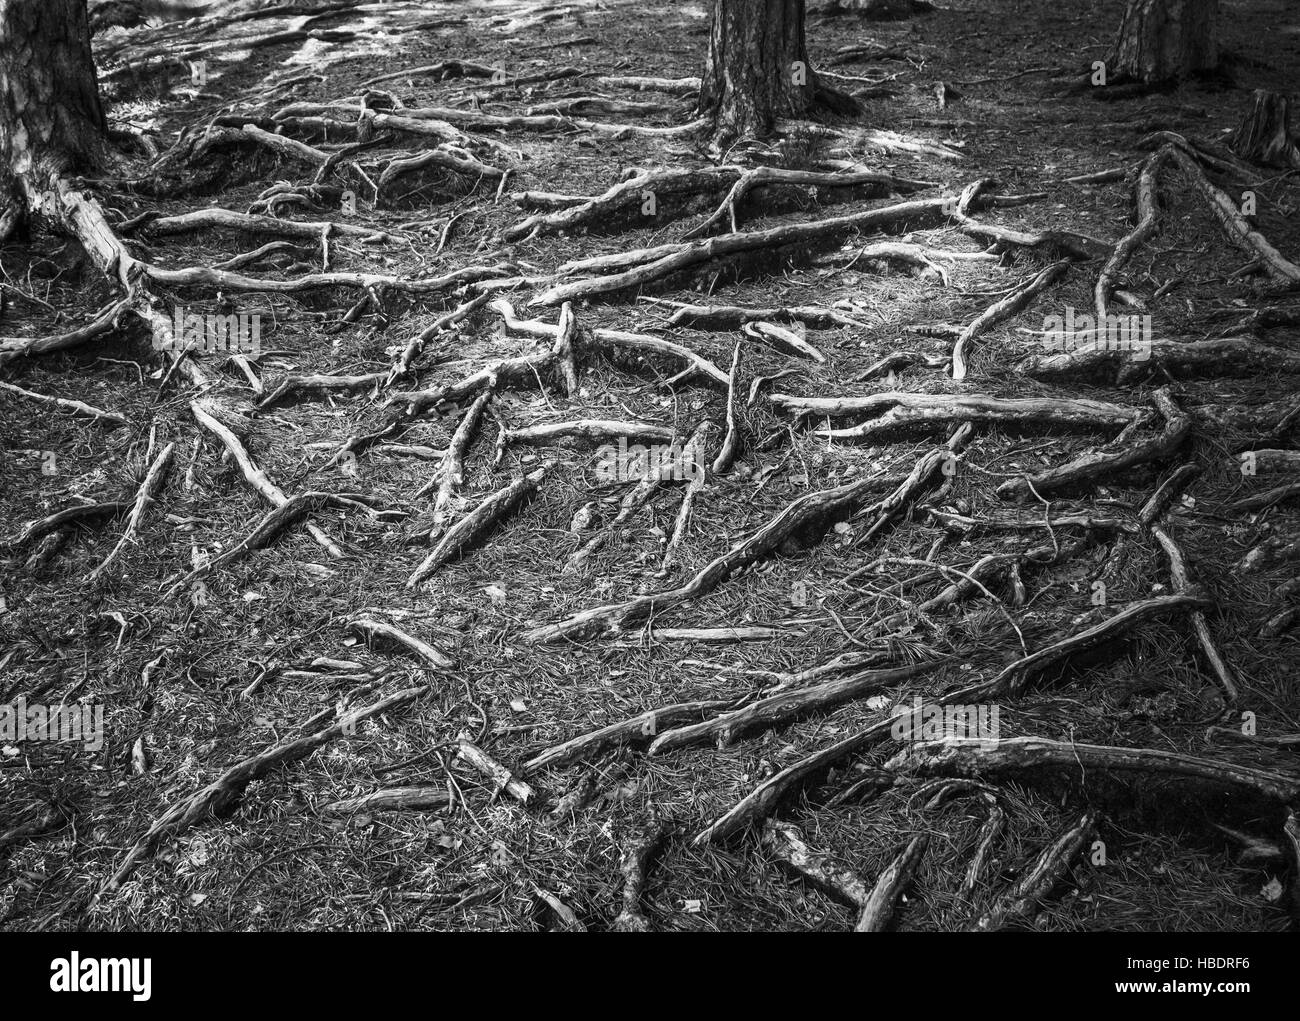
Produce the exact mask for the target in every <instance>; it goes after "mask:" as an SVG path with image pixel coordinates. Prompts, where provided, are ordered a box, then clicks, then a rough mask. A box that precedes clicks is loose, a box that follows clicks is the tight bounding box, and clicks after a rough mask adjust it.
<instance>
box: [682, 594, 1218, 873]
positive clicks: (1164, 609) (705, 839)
mask: <svg viewBox="0 0 1300 1021" xmlns="http://www.w3.org/2000/svg"><path fill="white" fill-rule="evenodd" d="M1205 605H1207V604H1206V601H1205V600H1203V599H1197V598H1194V597H1192V596H1187V595H1176V596H1161V597H1158V598H1155V599H1148V600H1144V601H1142V602H1140V603H1133V604H1131V605H1129V606H1128V607H1126V608H1125V609H1124V610H1122V611H1121V612H1120V613H1117V614H1116V615H1115V616H1113V617H1111V618H1109V619H1108V620H1106V621H1103V622H1102V623H1101V624H1097V625H1095V626H1093V627H1091V628H1088V629H1086V630H1085V631H1081V632H1078V633H1076V634H1072V635H1068V636H1066V637H1065V638H1062V639H1059V640H1058V641H1056V642H1054V643H1052V644H1051V645H1048V646H1047V647H1045V648H1043V649H1041V650H1039V651H1038V652H1036V653H1033V654H1032V655H1029V656H1026V657H1023V658H1021V659H1019V660H1016V661H1015V662H1013V663H1011V664H1010V665H1008V666H1007V667H1005V668H1004V669H1003V670H1001V671H999V673H998V674H996V675H995V676H994V677H992V678H991V679H989V680H986V681H980V682H978V683H976V684H972V685H968V686H966V687H964V688H960V689H957V690H954V691H949V692H946V693H944V694H943V695H940V696H938V697H936V698H933V699H931V700H930V702H929V704H930V705H933V706H946V705H962V704H968V702H969V701H975V700H979V699H989V698H997V697H1000V696H1003V695H1009V694H1014V693H1016V692H1017V691H1019V690H1020V689H1021V688H1022V687H1023V686H1024V685H1025V684H1026V683H1027V682H1028V680H1029V678H1030V677H1031V676H1033V675H1035V674H1038V673H1040V672H1041V671H1042V670H1044V669H1046V668H1047V667H1049V666H1051V665H1052V664H1054V663H1058V662H1061V661H1062V660H1064V659H1066V658H1068V657H1069V656H1072V655H1074V654H1075V653H1076V652H1082V651H1086V650H1088V649H1092V648H1096V647H1099V646H1106V645H1108V644H1109V643H1112V642H1114V641H1115V639H1116V638H1117V637H1118V636H1119V635H1121V634H1124V633H1126V632H1128V631H1129V630H1131V629H1132V628H1133V627H1135V626H1137V625H1138V624H1140V623H1145V622H1146V621H1148V620H1151V619H1153V618H1155V617H1160V616H1163V615H1165V614H1168V613H1176V612H1185V611H1186V610H1187V609H1189V608H1192V607H1204V606H1205ZM904 712H912V710H911V709H906V710H904ZM896 718H897V716H896V715H895V716H890V717H887V718H886V719H883V720H880V721H878V722H877V723H873V724H872V725H871V726H869V727H867V728H865V729H863V730H860V731H858V732H857V733H856V734H851V735H849V736H848V737H846V738H844V739H842V740H841V741H838V742H836V743H835V744H833V745H829V746H827V747H825V748H821V749H818V750H817V751H815V752H813V753H812V754H810V755H808V756H806V757H804V758H803V759H800V760H799V761H798V762H795V763H793V764H792V765H790V766H787V767H786V768H785V769H783V770H781V771H780V772H779V773H776V774H774V775H773V776H771V777H769V778H768V779H767V780H765V781H764V782H763V783H762V784H760V785H759V786H758V787H756V788H755V789H754V790H753V791H751V792H750V793H749V794H747V795H746V796H745V797H744V798H742V799H741V800H740V801H738V802H737V803H736V804H735V805H734V806H732V807H731V808H730V809H729V810H728V811H727V812H725V813H723V814H722V815H721V816H719V817H718V818H717V819H715V820H714V821H713V822H712V823H710V824H709V825H708V826H707V827H706V828H705V829H704V830H702V831H701V832H700V833H699V834H697V835H696V836H695V837H694V838H693V840H692V841H691V843H692V844H693V845H695V846H697V847H699V846H703V845H704V844H708V843H711V842H715V841H722V840H726V839H728V838H730V837H732V836H734V835H735V834H737V833H739V832H740V831H741V830H744V829H746V828H747V827H749V826H751V825H754V824H755V823H757V822H758V821H759V820H761V819H763V818H765V817H766V816H768V815H770V814H771V812H772V811H773V810H774V809H775V808H776V806H777V804H778V803H779V802H780V801H781V800H782V799H783V798H784V797H785V796H786V795H787V794H789V793H791V792H792V791H793V790H795V789H796V788H798V787H799V786H801V785H802V784H803V783H805V782H806V781H808V780H810V779H812V778H813V777H815V776H818V775H820V774H822V773H823V772H825V770H826V769H828V768H829V767H831V766H833V765H835V764H836V763H837V762H841V761H843V760H844V759H846V758H848V757H849V756H851V755H855V754H857V753H858V752H860V751H862V750H864V749H866V748H869V747H871V746H872V745H873V744H875V743H876V742H877V741H878V740H881V739H883V738H884V737H886V736H888V735H889V734H890V732H891V729H892V727H893V725H894V721H895V719H896ZM939 743H940V744H944V742H939ZM1063 747H1066V748H1070V747H1074V746H1072V745H1064V746H1063Z"/></svg>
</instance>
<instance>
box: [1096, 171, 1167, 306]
mask: <svg viewBox="0 0 1300 1021" xmlns="http://www.w3.org/2000/svg"><path fill="white" fill-rule="evenodd" d="M1171 151H1172V148H1171V147H1170V146H1168V145H1164V146H1161V147H1160V148H1159V149H1157V150H1156V151H1155V152H1153V153H1152V154H1151V155H1150V156H1148V157H1147V158H1146V159H1144V160H1143V161H1142V163H1141V165H1140V166H1139V167H1138V175H1137V184H1136V185H1135V187H1134V192H1135V198H1136V207H1137V220H1138V222H1137V226H1136V227H1134V228H1133V230H1132V231H1130V232H1129V233H1128V234H1126V235H1124V237H1122V238H1121V239H1120V240H1119V242H1118V243H1117V244H1116V245H1115V250H1114V251H1113V252H1111V255H1110V258H1109V259H1107V260H1106V265H1105V266H1104V267H1103V268H1102V271H1101V274H1100V275H1099V276H1098V277H1097V284H1096V286H1095V287H1094V288H1093V308H1094V309H1095V311H1096V313H1097V322H1099V323H1100V322H1103V321H1105V318H1106V315H1107V311H1108V302H1109V301H1110V292H1111V291H1112V290H1113V289H1114V286H1115V274H1117V273H1118V272H1119V271H1120V270H1121V269H1122V268H1123V267H1124V264H1125V263H1127V262H1128V260H1129V259H1130V258H1132V256H1133V253H1134V252H1136V251H1137V250H1138V249H1139V248H1140V247H1141V246H1142V245H1144V244H1145V243H1146V242H1147V241H1148V240H1149V239H1150V238H1151V236H1152V235H1153V234H1155V232H1156V226H1157V224H1158V222H1159V215H1160V207H1159V204H1158V202H1157V196H1156V188H1157V186H1158V183H1159V178H1160V170H1161V168H1162V167H1163V166H1164V165H1165V164H1166V163H1167V162H1168V161H1169V157H1170V153H1171Z"/></svg>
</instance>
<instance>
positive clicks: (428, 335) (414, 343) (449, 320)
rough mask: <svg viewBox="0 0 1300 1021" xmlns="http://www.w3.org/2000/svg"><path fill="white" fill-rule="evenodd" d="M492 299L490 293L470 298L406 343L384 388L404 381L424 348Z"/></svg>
mask: <svg viewBox="0 0 1300 1021" xmlns="http://www.w3.org/2000/svg"><path fill="white" fill-rule="evenodd" d="M491 298H492V295H491V294H490V293H483V294H479V295H476V296H475V297H473V298H470V299H469V301H466V302H463V303H462V304H460V305H457V306H456V308H454V309H452V310H451V311H450V312H448V313H447V314H446V315H443V316H439V317H438V318H437V319H435V320H434V321H433V322H432V323H430V324H429V325H428V326H426V327H425V328H424V329H423V330H421V331H420V332H419V333H417V334H416V335H415V336H414V337H412V338H411V339H410V340H408V341H407V342H406V344H405V345H404V346H403V348H402V353H401V354H400V355H398V356H397V359H396V361H394V362H393V367H392V368H391V369H389V370H388V375H387V376H386V377H385V379H384V386H385V387H389V386H392V385H393V384H394V383H396V382H397V381H398V380H399V379H404V378H405V377H406V376H409V375H410V373H411V366H412V364H414V362H415V360H416V359H417V358H419V357H420V355H422V354H423V353H424V347H425V345H426V344H428V342H429V341H430V340H432V339H433V338H434V337H438V336H441V335H442V334H444V333H447V332H448V331H450V330H451V328H452V327H453V326H455V325H456V324H457V323H459V322H461V321H462V320H464V319H467V318H468V317H469V316H471V315H473V314H474V313H475V312H477V311H478V310H479V309H480V308H482V307H483V306H484V305H486V304H487V303H488V302H489V301H490V300H491Z"/></svg>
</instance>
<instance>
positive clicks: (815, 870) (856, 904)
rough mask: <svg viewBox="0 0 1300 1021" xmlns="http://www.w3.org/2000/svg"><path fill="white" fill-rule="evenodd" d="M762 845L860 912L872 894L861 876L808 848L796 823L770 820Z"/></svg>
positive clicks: (765, 826) (807, 878)
mask: <svg viewBox="0 0 1300 1021" xmlns="http://www.w3.org/2000/svg"><path fill="white" fill-rule="evenodd" d="M763 846H764V847H765V848H767V850H768V851H770V852H771V853H772V854H774V855H775V856H776V857H777V858H778V859H780V860H781V861H782V862H784V863H785V864H786V865H787V866H789V867H790V868H791V869H792V870H793V871H794V872H795V873H797V874H798V875H799V876H801V877H802V878H804V879H806V880H807V881H808V882H809V883H811V884H812V885H813V886H815V887H817V889H819V890H822V891H824V892H825V893H827V894H829V895H830V896H832V897H834V898H835V899H836V900H838V901H841V902H842V903H845V904H847V905H848V906H849V907H852V908H856V909H858V910H859V911H861V910H862V908H863V906H864V905H865V904H866V903H867V900H868V899H869V898H870V896H871V891H870V890H869V889H868V888H867V884H866V883H864V882H863V881H862V879H861V878H860V877H859V876H857V875H856V874H855V873H853V872H850V871H849V870H848V869H845V868H842V867H841V866H839V865H837V864H836V863H835V862H834V861H832V860H831V858H830V856H829V855H826V854H823V853H821V852H819V851H814V850H813V849H812V848H811V847H809V846H808V844H807V842H806V838H805V837H804V834H803V832H802V831H801V830H800V829H799V827H797V826H795V825H794V824H793V823H788V822H776V821H775V820H772V819H769V820H768V821H767V823H766V824H765V825H764V827H763Z"/></svg>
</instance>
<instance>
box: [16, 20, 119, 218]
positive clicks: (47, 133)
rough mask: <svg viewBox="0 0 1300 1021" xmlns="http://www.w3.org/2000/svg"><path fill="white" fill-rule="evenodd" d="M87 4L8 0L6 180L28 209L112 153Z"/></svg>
mask: <svg viewBox="0 0 1300 1021" xmlns="http://www.w3.org/2000/svg"><path fill="white" fill-rule="evenodd" d="M106 130H107V125H106V123H105V120H104V110H103V107H102V106H100V103H99V83H98V80H97V78H96V75H95V62H94V59H93V58H92V57H91V53H90V28H89V25H88V24H87V20H86V2H85V0H0V161H2V162H0V176H5V177H7V178H8V181H7V184H8V190H9V191H10V192H11V194H12V192H13V186H14V185H15V184H17V185H18V186H19V188H20V191H21V196H22V198H23V199H24V200H25V202H26V204H27V205H28V206H35V205H38V204H39V202H40V198H39V196H40V193H42V192H44V191H45V190H46V189H48V188H49V187H50V186H51V183H52V181H53V180H54V179H55V178H56V177H58V176H59V175H61V174H64V173H68V172H74V171H78V170H83V169H89V168H92V167H94V166H96V165H97V164H98V163H99V162H100V161H101V159H102V157H103V155H104V153H105V152H106V141H105V137H106Z"/></svg>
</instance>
